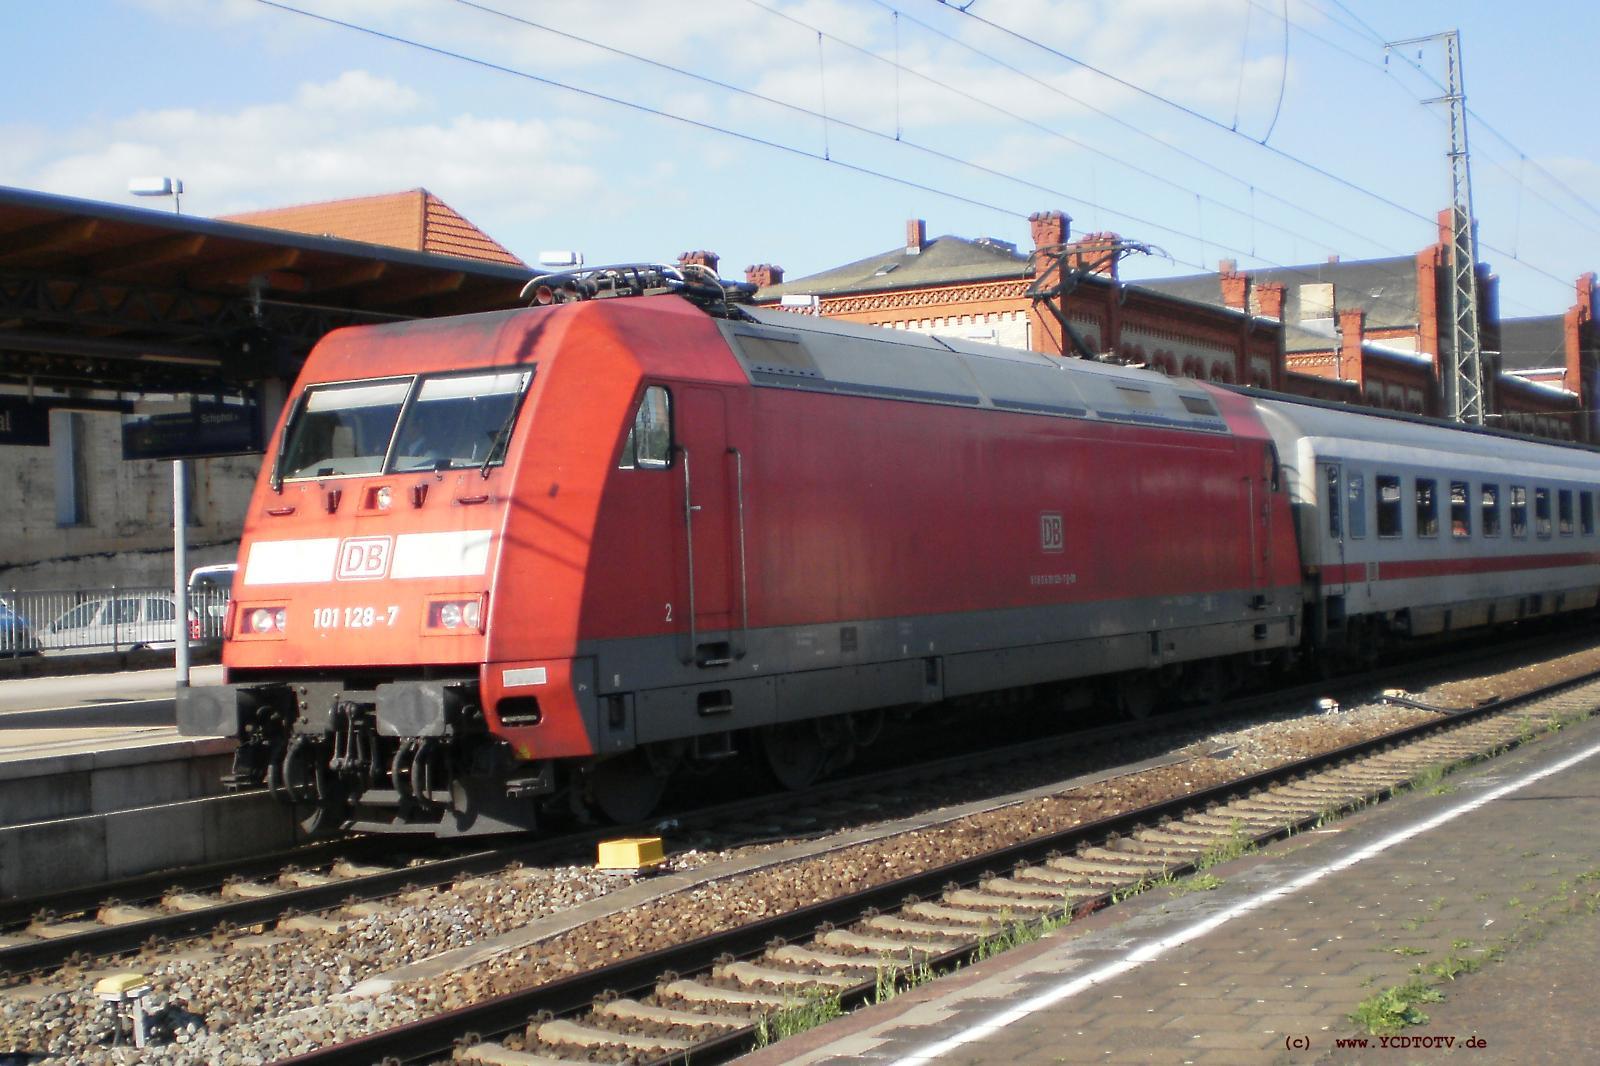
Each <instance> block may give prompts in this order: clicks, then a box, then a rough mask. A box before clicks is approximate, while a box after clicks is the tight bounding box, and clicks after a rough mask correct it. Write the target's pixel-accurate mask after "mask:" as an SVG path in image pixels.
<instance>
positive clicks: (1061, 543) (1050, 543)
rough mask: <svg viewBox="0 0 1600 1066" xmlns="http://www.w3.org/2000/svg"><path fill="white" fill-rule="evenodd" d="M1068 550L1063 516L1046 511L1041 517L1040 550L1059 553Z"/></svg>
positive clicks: (1055, 512)
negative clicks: (1062, 521) (1062, 523)
mask: <svg viewBox="0 0 1600 1066" xmlns="http://www.w3.org/2000/svg"><path fill="white" fill-rule="evenodd" d="M1065 548H1066V533H1065V532H1064V530H1063V529H1062V526H1061V514H1060V512H1057V511H1044V512H1041V513H1040V515H1039V549H1040V550H1041V551H1047V552H1059V551H1063V550H1065Z"/></svg>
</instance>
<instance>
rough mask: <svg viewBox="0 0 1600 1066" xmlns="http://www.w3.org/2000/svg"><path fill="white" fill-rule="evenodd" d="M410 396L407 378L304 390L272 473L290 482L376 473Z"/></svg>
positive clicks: (285, 431) (408, 379) (286, 430)
mask: <svg viewBox="0 0 1600 1066" xmlns="http://www.w3.org/2000/svg"><path fill="white" fill-rule="evenodd" d="M410 391H411V379H410V378H400V379H390V380H387V381H361V382H354V383H351V384H346V385H316V386H313V387H312V388H309V389H307V390H306V394H305V400H304V402H303V403H301V405H300V408H299V410H297V411H295V413H294V416H293V418H291V419H290V421H289V425H288V426H287V427H286V428H285V429H284V434H285V439H286V440H287V441H288V447H286V448H285V449H284V451H283V461H282V462H281V463H280V464H279V467H278V469H279V470H280V471H282V473H283V476H284V477H291V478H297V477H339V476H341V475H345V474H376V473H377V472H378V471H379V470H380V469H382V467H383V457H384V456H385V455H387V454H388V453H389V441H390V439H391V438H392V437H393V436H394V426H395V422H397V421H398V420H399V418H400V408H401V407H402V406H404V404H405V400H406V394H407V393H408V392H410Z"/></svg>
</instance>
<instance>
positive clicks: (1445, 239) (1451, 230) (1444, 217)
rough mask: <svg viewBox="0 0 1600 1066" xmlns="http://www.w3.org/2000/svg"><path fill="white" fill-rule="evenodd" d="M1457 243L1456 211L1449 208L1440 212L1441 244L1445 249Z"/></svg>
mask: <svg viewBox="0 0 1600 1066" xmlns="http://www.w3.org/2000/svg"><path fill="white" fill-rule="evenodd" d="M1455 242H1456V209H1455V208H1453V207H1447V208H1445V209H1444V210H1443V211H1440V212H1439V243H1440V244H1442V245H1444V246H1445V247H1447V248H1448V247H1449V246H1450V245H1452V244H1454V243H1455Z"/></svg>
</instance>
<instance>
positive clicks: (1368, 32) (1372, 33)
mask: <svg viewBox="0 0 1600 1066" xmlns="http://www.w3.org/2000/svg"><path fill="white" fill-rule="evenodd" d="M1326 2H1328V3H1331V4H1333V5H1334V6H1335V7H1337V8H1338V9H1339V10H1340V11H1342V12H1343V13H1344V14H1345V15H1346V16H1348V17H1349V18H1350V20H1351V21H1353V22H1354V23H1355V24H1356V25H1357V26H1359V27H1360V31H1359V33H1358V32H1357V31H1356V30H1352V29H1350V28H1349V27H1348V26H1345V27H1344V28H1345V29H1346V30H1347V31H1348V32H1350V33H1352V34H1356V35H1357V36H1365V37H1366V38H1367V39H1368V40H1369V41H1371V42H1372V43H1374V44H1378V45H1383V46H1386V45H1387V44H1388V38H1386V37H1385V36H1384V35H1383V34H1381V33H1379V32H1378V31H1377V30H1376V29H1374V28H1373V27H1372V25H1371V24H1370V23H1368V22H1366V21H1365V20H1363V19H1362V18H1361V17H1360V16H1359V15H1357V14H1356V13H1355V12H1354V11H1352V10H1351V9H1350V8H1349V6H1348V5H1346V4H1344V3H1343V2H1342V0H1326ZM1341 25H1342V24H1341ZM1399 59H1400V61H1401V62H1403V63H1405V65H1406V66H1408V67H1410V68H1411V69H1412V70H1414V71H1415V72H1416V73H1417V74H1419V75H1421V76H1422V77H1423V78H1424V79H1426V80H1427V81H1428V83H1429V84H1431V85H1432V86H1433V87H1434V88H1435V89H1437V90H1438V91H1439V92H1444V91H1445V86H1444V83H1443V82H1441V81H1440V80H1439V79H1438V77H1437V76H1435V75H1434V74H1433V73H1432V72H1431V71H1429V70H1428V69H1427V68H1426V67H1424V66H1423V65H1422V64H1420V63H1418V62H1417V61H1416V60H1414V59H1412V58H1410V57H1409V56H1406V55H1404V54H1400V55H1399ZM1412 95H1413V98H1415V94H1412ZM1466 112H1467V115H1468V117H1470V118H1471V119H1472V120H1473V121H1474V122H1476V123H1477V124H1478V126H1479V127H1481V128H1482V129H1483V130H1484V132H1486V133H1488V134H1489V135H1490V136H1491V137H1493V138H1495V139H1496V140H1497V141H1499V142H1500V143H1501V144H1503V145H1504V146H1505V147H1507V148H1509V149H1511V151H1512V152H1514V153H1516V155H1517V156H1518V161H1519V164H1520V163H1522V162H1526V163H1528V164H1531V165H1532V166H1533V168H1534V169H1535V170H1536V171H1538V172H1539V173H1540V174H1542V175H1543V176H1544V177H1545V178H1547V179H1548V180H1549V181H1550V182H1551V184H1553V185H1555V187H1556V188H1558V189H1560V190H1561V191H1562V192H1564V193H1565V194H1566V195H1567V196H1569V197H1570V198H1571V199H1572V200H1573V202H1574V203H1577V204H1579V205H1580V206H1582V207H1584V208H1585V209H1586V210H1588V211H1589V212H1590V213H1591V214H1593V215H1594V216H1595V217H1596V218H1597V219H1600V206H1596V205H1595V204H1594V203H1593V202H1592V201H1590V200H1589V199H1588V198H1587V197H1585V196H1583V195H1582V194H1581V193H1578V192H1577V191H1575V190H1574V189H1572V188H1571V187H1570V186H1568V185H1567V184H1566V182H1564V181H1562V180H1561V179H1560V178H1559V177H1558V176H1557V175H1556V174H1554V173H1553V172H1552V171H1550V169H1549V168H1547V167H1545V166H1544V165H1543V164H1541V163H1540V162H1539V161H1538V160H1537V159H1531V158H1529V156H1528V153H1527V152H1525V151H1523V149H1522V148H1520V147H1519V146H1518V145H1517V144H1516V143H1515V142H1514V141H1512V140H1511V139H1510V138H1509V137H1507V136H1506V135H1505V134H1504V133H1501V132H1500V131H1499V130H1498V129H1496V128H1495V127H1494V125H1493V124H1492V123H1490V122H1489V120H1488V119H1486V118H1484V117H1483V116H1482V115H1481V114H1479V113H1478V112H1477V111H1475V110H1473V109H1472V108H1471V107H1468V108H1467V109H1466ZM1502 169H1505V168H1502ZM1507 173H1508V174H1509V170H1508V171H1507ZM1516 180H1518V181H1521V178H1520V177H1519V178H1517V179H1516ZM1533 195H1534V197H1535V198H1536V199H1539V200H1541V201H1542V202H1544V203H1546V204H1549V206H1551V207H1554V208H1556V209H1557V210H1560V207H1559V206H1558V205H1556V204H1554V203H1551V202H1550V201H1549V200H1546V199H1544V198H1543V197H1541V196H1539V195H1538V194H1537V193H1534V194H1533ZM1567 217H1569V218H1571V217H1572V216H1571V215H1568V216H1567Z"/></svg>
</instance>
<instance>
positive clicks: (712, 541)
mask: <svg viewBox="0 0 1600 1066" xmlns="http://www.w3.org/2000/svg"><path fill="white" fill-rule="evenodd" d="M678 414H679V417H678V420H677V431H678V449H679V459H680V466H681V468H682V476H683V485H682V491H683V534H684V535H683V547H684V580H685V582H686V585H687V588H686V593H687V594H686V595H685V596H684V602H685V606H686V608H687V610H686V611H685V621H686V623H687V624H686V625H685V627H684V628H685V630H686V631H687V636H688V641H687V645H686V647H687V648H688V655H689V659H690V661H692V662H693V663H695V664H696V665H698V666H702V667H718V666H727V665H728V664H729V663H731V662H732V661H733V658H734V655H735V653H736V652H737V651H739V650H742V648H738V647H736V645H738V644H741V643H742V637H743V634H742V632H741V629H742V624H741V619H742V618H743V613H742V608H743V604H742V601H741V597H742V595H743V592H742V590H743V587H744V582H743V574H742V573H741V570H740V568H741V565H742V561H743V552H742V550H741V549H742V547H743V545H742V543H741V542H742V537H743V532H744V531H743V521H742V520H743V502H744V501H743V493H742V486H741V484H740V478H741V475H742V472H743V471H742V469H741V468H742V466H743V456H741V455H740V454H739V453H738V451H737V450H735V449H732V448H729V447H728V429H727V424H728V418H727V408H726V404H725V402H724V400H723V396H722V394H721V393H719V392H717V391H715V390H713V389H695V388H688V389H683V390H682V391H681V392H680V394H679V396H678Z"/></svg>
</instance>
